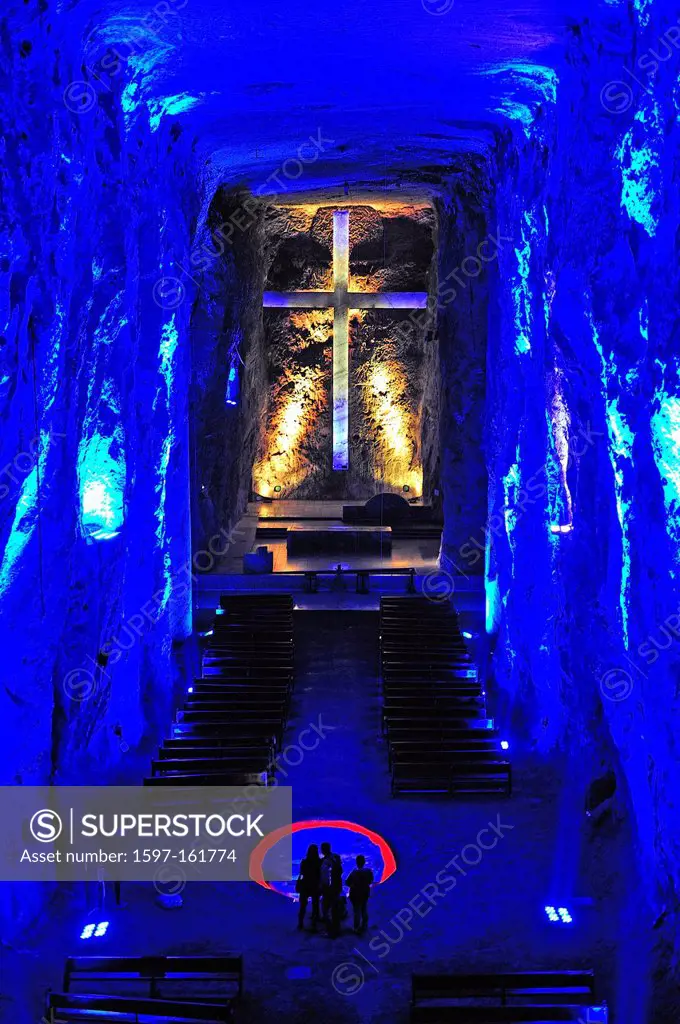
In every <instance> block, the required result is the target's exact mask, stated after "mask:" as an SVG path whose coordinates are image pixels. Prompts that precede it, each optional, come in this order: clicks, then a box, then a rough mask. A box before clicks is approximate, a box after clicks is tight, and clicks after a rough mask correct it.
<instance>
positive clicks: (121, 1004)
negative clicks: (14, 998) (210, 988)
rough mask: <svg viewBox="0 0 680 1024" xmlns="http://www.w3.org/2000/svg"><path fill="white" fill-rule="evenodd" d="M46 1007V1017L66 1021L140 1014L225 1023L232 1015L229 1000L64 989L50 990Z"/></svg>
mask: <svg viewBox="0 0 680 1024" xmlns="http://www.w3.org/2000/svg"><path fill="white" fill-rule="evenodd" d="M47 1011H48V1018H47V1019H48V1020H53V1019H55V1020H56V1019H58V1020H59V1021H64V1022H66V1024H71V1022H74V1024H75V1022H76V1021H90V1020H91V1021H93V1022H96V1024H128V1022H130V1024H136V1022H137V1021H139V1020H140V1019H141V1018H143V1019H144V1022H145V1024H228V1022H229V1021H232V1020H233V1016H234V1009H233V1005H232V1004H231V1003H227V1004H224V1003H206V1002H188V1001H185V1000H177V999H144V998H142V997H139V996H110V995H99V994H83V995H75V994H71V993H67V992H53V993H51V994H50V995H49V996H48V1000H47ZM52 1011H56V1012H55V1013H53V1012H52Z"/></svg>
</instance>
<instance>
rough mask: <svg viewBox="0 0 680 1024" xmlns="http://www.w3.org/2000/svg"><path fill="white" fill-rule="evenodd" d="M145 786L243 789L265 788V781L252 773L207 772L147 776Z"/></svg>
mask: <svg viewBox="0 0 680 1024" xmlns="http://www.w3.org/2000/svg"><path fill="white" fill-rule="evenodd" d="M144 785H145V786H177V787H178V788H179V787H183V786H236V787H238V788H243V789H245V788H246V787H248V786H266V785H267V779H266V777H264V773H262V775H260V774H257V773H254V772H222V773H220V772H214V773H212V772H207V773H205V774H203V775H200V774H184V775H182V774H179V773H176V774H174V775H149V776H147V777H146V778H145V779H144Z"/></svg>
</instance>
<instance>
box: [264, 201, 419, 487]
mask: <svg viewBox="0 0 680 1024" xmlns="http://www.w3.org/2000/svg"><path fill="white" fill-rule="evenodd" d="M350 211H351V212H350V247H351V251H350V289H351V290H353V291H368V292H374V291H427V290H428V286H429V284H430V280H431V272H432V270H431V268H432V257H433V252H434V244H433V232H434V228H435V224H434V214H433V211H432V209H431V208H430V207H429V206H427V205H424V206H423V205H422V204H420V205H415V206H411V205H409V204H406V205H405V206H404V208H403V209H402V208H399V207H398V206H395V205H392V207H391V208H385V209H383V208H380V207H377V208H376V207H371V206H351V207H350ZM267 237H268V243H267V247H268V253H269V255H268V260H269V261H270V262H269V269H268V275H267V288H268V289H270V290H272V291H301V290H312V291H329V290H331V289H332V265H333V251H332V238H333V228H332V209H331V208H330V207H321V208H318V209H317V208H313V207H303V206H298V207H278V208H274V209H272V210H271V211H270V215H269V217H268V220H267ZM418 312H421V311H418ZM427 320H428V317H427V315H426V316H425V318H422V317H420V319H418V320H416V319H415V318H411V316H410V313H409V312H408V311H401V310H400V311H395V312H391V311H383V310H380V311H374V310H356V311H354V312H353V313H352V315H351V317H350V401H349V417H350V429H349V437H350V469H349V471H348V472H347V473H343V474H339V473H333V471H332V469H331V466H332V405H331V390H332V339H333V313H332V310H328V311H327V310H291V311H285V310H272V309H268V310H265V311H264V324H265V334H266V347H267V357H268V364H269V378H270V395H269V411H268V421H267V429H266V434H265V437H264V444H263V447H262V448H261V450H260V452H259V453H258V457H257V459H256V464H255V469H254V483H253V486H254V489H255V490H257V491H259V492H261V493H263V494H265V495H266V496H270V495H271V494H272V493H273V488H274V487H279V488H281V490H280V491H278V492H276V493H277V494H278V495H279V496H280V497H289V498H290V497H295V498H328V497H331V496H336V497H341V498H342V497H344V498H368V497H370V496H371V495H373V494H375V493H376V492H377V491H379V490H391V491H397V492H400V491H402V488H403V487H404V486H406V487H409V488H410V493H411V494H412V495H415V496H420V495H421V494H422V486H423V484H422V480H423V477H422V448H421V431H422V428H423V419H424V416H425V415H426V413H425V410H424V402H423V398H424V394H425V387H426V381H427V365H428V364H427V359H426V357H425V353H424V347H425V336H426V334H427Z"/></svg>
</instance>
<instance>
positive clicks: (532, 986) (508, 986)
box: [411, 970, 595, 1003]
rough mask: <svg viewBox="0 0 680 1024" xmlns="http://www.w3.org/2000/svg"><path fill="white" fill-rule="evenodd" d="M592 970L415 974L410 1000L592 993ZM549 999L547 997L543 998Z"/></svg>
mask: <svg viewBox="0 0 680 1024" xmlns="http://www.w3.org/2000/svg"><path fill="white" fill-rule="evenodd" d="M594 986H595V975H594V973H593V971H590V970H588V971H526V972H520V973H514V972H513V973H505V972H504V973H500V974H414V975H412V977H411V989H412V998H413V1002H414V1003H415V1002H418V1000H419V999H433V998H438V997H448V998H458V997H459V998H461V999H467V998H471V997H474V996H484V997H488V996H489V995H497V996H498V997H499V998H503V997H504V996H506V997H507V996H510V995H512V996H513V997H516V996H520V995H522V996H529V995H532V996H537V995H541V996H542V995H553V994H559V993H561V994H569V995H574V994H576V995H587V997H588V999H589V1000H592V998H593V997H594ZM545 1001H546V1002H549V999H546V1000H545Z"/></svg>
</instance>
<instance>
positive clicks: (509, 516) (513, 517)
mask: <svg viewBox="0 0 680 1024" xmlns="http://www.w3.org/2000/svg"><path fill="white" fill-rule="evenodd" d="M516 457H517V462H513V464H512V465H511V466H510V469H509V470H508V472H507V473H506V474H505V476H504V477H503V499H504V500H503V516H504V518H505V533H506V536H507V538H508V545H509V547H510V552H511V555H512V567H511V573H512V576H513V577H514V575H515V547H516V541H515V534H514V531H515V527H516V526H517V522H518V515H517V509H516V507H515V506H516V503H517V497H518V495H519V492H520V488H521V482H522V481H521V477H520V471H519V445H518V446H517V451H516Z"/></svg>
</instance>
